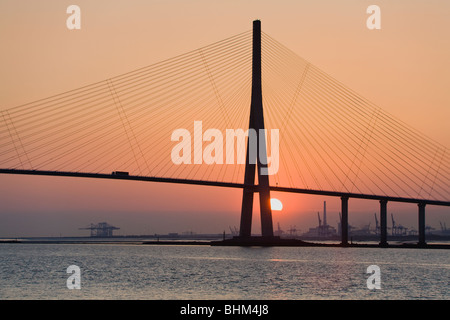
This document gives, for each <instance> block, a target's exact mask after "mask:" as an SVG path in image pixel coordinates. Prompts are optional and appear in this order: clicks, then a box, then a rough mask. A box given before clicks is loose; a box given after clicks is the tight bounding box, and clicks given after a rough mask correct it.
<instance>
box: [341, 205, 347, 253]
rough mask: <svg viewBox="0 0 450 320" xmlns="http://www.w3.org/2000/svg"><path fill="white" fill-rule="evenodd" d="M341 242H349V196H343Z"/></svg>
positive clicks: (343, 243) (344, 243)
mask: <svg viewBox="0 0 450 320" xmlns="http://www.w3.org/2000/svg"><path fill="white" fill-rule="evenodd" d="M341 212H342V216H341V244H342V245H347V244H348V197H341Z"/></svg>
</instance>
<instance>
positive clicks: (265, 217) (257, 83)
mask: <svg viewBox="0 0 450 320" xmlns="http://www.w3.org/2000/svg"><path fill="white" fill-rule="evenodd" d="M252 130H254V131H255V133H256V138H257V139H256V140H257V141H256V148H255V149H256V154H252V152H251V149H252V148H251V147H250V143H251V142H252V140H250V131H252ZM265 146H266V137H265V130H264V114H263V104H262V85H261V21H259V20H255V21H253V58H252V99H251V105H250V121H249V136H248V139H247V158H246V163H245V176H244V184H245V185H246V186H245V187H244V192H243V196H242V207H241V229H240V231H239V236H240V237H250V236H251V229H252V210H253V193H254V192H255V191H258V192H259V207H260V211H261V234H262V236H263V237H265V238H273V224H272V210H271V207H270V186H269V176H268V175H267V150H266V147H265ZM255 157H256V163H255V161H254V160H255ZM255 170H257V172H258V186H255Z"/></svg>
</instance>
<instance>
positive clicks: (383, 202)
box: [0, 169, 450, 246]
mask: <svg viewBox="0 0 450 320" xmlns="http://www.w3.org/2000/svg"><path fill="white" fill-rule="evenodd" d="M0 174H21V175H37V176H57V177H78V178H94V179H114V180H132V181H148V182H163V183H177V184H190V185H203V186H214V187H226V188H241V189H242V188H244V187H249V188H253V189H254V191H255V192H258V186H257V185H256V186H253V185H251V186H247V185H245V184H243V183H234V182H221V181H205V180H193V179H178V178H162V177H147V176H134V175H129V174H127V173H122V174H114V173H111V174H107V173H87V172H69V171H45V170H25V169H0ZM270 190H271V191H275V192H290V193H302V194H311V195H322V196H331V197H340V198H341V203H342V206H341V212H342V232H341V237H342V244H348V200H349V199H350V198H354V199H367V200H378V201H380V230H381V236H380V245H382V246H383V245H387V218H386V214H387V203H388V202H404V203H415V204H417V205H418V207H419V210H418V215H419V220H418V222H419V223H418V226H419V228H418V229H419V230H418V231H419V245H425V206H426V205H436V206H447V207H450V201H440V200H430V199H419V198H405V197H391V196H383V195H372V194H362V193H348V192H338V191H326V190H312V189H300V188H289V187H278V186H270Z"/></svg>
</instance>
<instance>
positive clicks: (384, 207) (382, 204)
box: [380, 200, 388, 247]
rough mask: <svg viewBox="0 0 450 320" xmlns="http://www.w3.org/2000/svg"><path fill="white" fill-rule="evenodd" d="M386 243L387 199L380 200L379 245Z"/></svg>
mask: <svg viewBox="0 0 450 320" xmlns="http://www.w3.org/2000/svg"><path fill="white" fill-rule="evenodd" d="M387 245H388V243H387V200H380V246H382V247H386V246H387Z"/></svg>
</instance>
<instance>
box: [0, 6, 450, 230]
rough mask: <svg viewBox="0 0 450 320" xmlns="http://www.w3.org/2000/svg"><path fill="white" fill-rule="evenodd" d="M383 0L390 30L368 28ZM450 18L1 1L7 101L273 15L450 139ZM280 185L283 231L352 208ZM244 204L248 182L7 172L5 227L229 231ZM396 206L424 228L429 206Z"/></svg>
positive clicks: (436, 136) (417, 9) (362, 205)
mask: <svg viewBox="0 0 450 320" xmlns="http://www.w3.org/2000/svg"><path fill="white" fill-rule="evenodd" d="M71 4H76V5H78V6H79V7H80V8H81V29H80V30H68V29H67V27H66V19H67V17H68V16H69V14H67V13H66V8H67V7H68V6H69V5H71ZM372 4H376V5H379V6H380V8H381V30H369V29H368V28H367V27H366V19H367V17H368V16H369V15H368V14H367V13H366V8H367V7H368V6H369V5H372ZM449 16H450V2H449V1H446V0H441V1H438V0H434V1H430V0H427V1H425V0H397V1H381V0H373V1H372V0H371V1H365V0H344V1H335V0H319V1H311V0H308V1H301V0H291V1H288V0H277V1H267V0H253V1H250V0H235V1H228V0H227V1H211V0H198V1H190V0H179V1H171V0H161V1H150V0H140V1H138V0H131V1H130V0H126V1H125V0H112V1H111V0H109V1H107V0H96V1H91V0H90V1H82V0H77V1H61V0H53V1H49V0H40V1H32V0H29V1H24V0H0V41H1V48H2V49H1V50H0V70H1V76H0V110H4V109H7V108H11V107H14V106H17V105H21V104H24V103H27V102H30V101H34V100H37V99H40V98H45V97H48V96H51V95H53V94H57V93H59V92H64V91H67V90H70V89H73V88H77V87H80V86H83V85H86V84H90V83H93V82H96V81H100V80H103V79H107V78H110V77H113V76H115V75H119V74H122V73H125V72H127V71H130V70H134V69H137V68H139V67H142V66H146V65H149V64H151V63H155V62H158V61H160V60H163V59H166V58H170V57H173V56H176V55H178V54H181V53H184V52H187V51H190V50H193V49H196V48H199V47H202V46H205V45H208V44H210V43H213V42H215V41H218V40H221V39H224V38H226V37H229V36H232V35H235V34H238V33H240V32H243V31H247V30H250V29H251V27H252V21H253V20H254V19H260V20H261V21H262V27H263V30H264V32H266V33H268V34H269V35H271V36H272V37H273V38H275V39H277V40H278V41H279V42H281V43H283V44H284V45H285V46H287V47H288V48H290V49H291V50H293V51H294V52H296V53H297V54H298V55H300V56H302V57H303V58H305V59H307V60H308V61H310V62H311V63H313V64H314V65H316V66H318V67H319V68H320V69H322V70H324V71H325V72H327V73H328V74H330V75H332V76H333V77H334V78H336V79H338V80H340V81H341V82H342V83H344V84H345V85H346V86H348V87H349V88H352V89H353V90H354V91H356V92H358V93H360V94H361V95H362V96H364V97H366V98H367V99H368V100H370V101H372V102H373V103H375V104H376V105H378V106H380V107H381V108H382V109H384V110H386V111H388V112H389V113H391V114H392V115H394V116H395V117H397V118H400V119H402V120H403V121H404V122H406V123H408V124H410V125H411V126H413V127H415V128H416V129H418V130H419V131H421V132H423V133H424V134H426V135H427V136H429V137H430V138H432V139H433V140H435V141H438V142H439V143H441V144H442V145H444V146H445V147H447V148H448V147H449V146H450V143H449V142H450V130H449V126H448V119H450V90H448V84H449V83H450V59H449V57H450V23H449V22H448V17H449ZM273 196H274V197H277V198H279V199H281V200H282V201H283V203H284V205H285V206H284V210H283V211H282V212H274V224H275V226H276V224H277V222H280V224H281V227H282V228H283V229H288V228H289V227H290V226H294V225H295V226H296V227H297V228H299V229H301V230H302V231H306V230H307V228H308V227H310V226H313V225H315V224H317V211H322V206H323V201H324V200H327V203H328V210H329V219H328V220H329V223H330V224H333V225H335V226H336V222H337V221H338V219H339V218H338V211H339V201H338V199H332V198H329V199H326V198H323V197H317V196H315V197H313V196H310V197H305V196H299V195H287V194H280V195H273ZM240 202H241V191H240V190H228V189H221V188H211V187H195V186H177V185H165V184H157V185H155V184H152V183H143V182H119V181H99V180H86V179H75V178H55V177H48V178H41V177H27V176H6V175H1V176H0V203H1V206H0V237H16V236H18V237H20V236H46V235H53V236H56V235H60V234H62V235H63V236H69V235H83V234H84V235H87V234H88V233H87V231H80V230H78V228H80V227H83V226H86V225H88V224H90V223H96V222H101V221H107V222H109V223H111V224H113V225H116V226H118V227H120V228H121V230H119V231H118V232H117V233H118V234H142V233H146V234H149V233H150V234H153V233H167V232H183V231H188V230H192V231H195V232H211V233H213V232H216V233H220V232H223V231H224V230H226V231H227V232H228V231H229V230H228V226H237V227H238V226H239V215H240V212H239V211H240ZM352 210H353V211H352ZM377 210H378V203H377V202H375V201H373V202H370V201H366V202H361V201H351V202H350V224H354V225H356V226H361V225H364V224H368V223H369V222H371V223H372V225H374V219H373V213H374V212H376V211H377ZM427 210H428V211H427V212H428V213H429V214H428V215H427V217H428V218H427V219H428V220H427V224H431V225H432V226H434V227H438V225H439V221H446V222H447V225H450V212H449V209H447V208H445V209H442V208H432V207H430V208H427ZM256 211H257V210H256ZM391 211H392V212H395V214H396V217H397V218H396V220H397V222H398V223H401V224H403V225H404V226H407V227H410V226H415V227H416V228H417V208H416V206H414V205H410V206H400V205H398V206H396V205H393V206H392V207H390V208H389V212H391ZM257 215H258V214H255V220H254V222H255V228H254V230H255V231H257V230H258V228H259V224H258V219H257Z"/></svg>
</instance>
